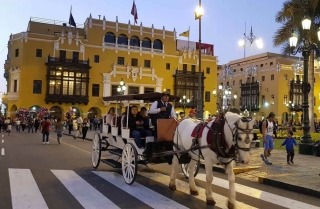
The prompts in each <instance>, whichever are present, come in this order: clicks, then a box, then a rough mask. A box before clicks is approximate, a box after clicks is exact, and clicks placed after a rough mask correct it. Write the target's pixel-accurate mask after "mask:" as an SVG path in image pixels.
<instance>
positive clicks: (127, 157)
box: [92, 93, 254, 208]
mask: <svg viewBox="0 0 320 209" xmlns="http://www.w3.org/2000/svg"><path fill="white" fill-rule="evenodd" d="M160 98H161V93H146V94H134V95H118V96H109V97H104V98H103V100H104V101H105V102H116V106H118V105H119V104H118V103H120V106H122V104H123V103H124V102H125V103H126V106H127V111H126V114H127V117H126V118H127V119H126V120H128V118H129V106H130V104H135V103H141V102H144V103H150V102H153V101H156V100H160ZM179 99H180V98H179V97H176V96H170V101H179ZM126 124H128V121H126V122H125V121H124V120H123V117H121V116H120V115H116V116H115V117H114V120H113V122H112V124H111V126H110V127H109V125H107V124H104V126H103V131H102V133H101V134H100V133H95V134H94V137H93V140H92V164H93V167H94V168H98V166H99V163H100V161H101V162H103V163H106V164H108V165H110V166H112V167H114V168H121V169H122V174H123V178H124V181H125V182H126V183H127V184H132V183H133V182H134V181H135V179H136V176H137V171H138V164H149V163H152V164H159V163H165V162H167V163H169V164H172V173H171V176H170V183H169V188H170V189H171V190H175V189H176V185H175V180H176V176H177V174H178V172H179V170H178V165H179V164H180V165H181V167H182V171H183V173H184V174H185V175H186V177H189V184H190V193H191V195H197V194H198V191H197V189H196V186H195V182H194V177H195V175H197V173H198V170H199V167H200V166H199V165H200V159H202V160H204V164H205V169H206V175H207V178H206V180H207V185H209V184H211V183H212V180H213V175H212V166H213V164H216V163H220V164H224V165H225V167H226V172H227V174H228V179H229V182H230V185H229V187H230V188H229V191H230V194H229V196H230V197H229V203H228V206H229V208H233V206H234V204H235V188H234V181H235V176H234V173H233V162H234V160H235V159H236V157H238V161H239V162H240V163H245V164H246V163H249V160H250V154H249V151H250V144H251V142H252V139H253V125H254V120H252V118H247V117H241V116H239V115H238V114H234V113H226V114H224V113H221V114H220V116H218V117H217V118H214V119H213V120H212V121H209V122H204V121H201V120H192V119H185V120H182V121H181V122H179V121H177V120H176V119H174V118H172V119H158V120H157V124H156V127H157V137H154V136H151V137H150V136H149V137H145V139H144V141H145V146H144V147H145V148H138V146H137V145H136V143H135V141H134V138H133V137H132V136H131V135H130V128H129V127H128V125H126ZM153 125H154V124H153ZM102 151H108V152H109V153H111V154H113V155H115V156H116V157H118V158H117V159H114V158H110V159H106V158H101V153H102ZM236 151H237V152H236ZM236 153H237V155H236ZM191 174H192V175H191ZM206 190H207V191H206V196H207V203H208V204H214V203H215V201H214V200H213V195H212V190H211V186H207V187H206Z"/></svg>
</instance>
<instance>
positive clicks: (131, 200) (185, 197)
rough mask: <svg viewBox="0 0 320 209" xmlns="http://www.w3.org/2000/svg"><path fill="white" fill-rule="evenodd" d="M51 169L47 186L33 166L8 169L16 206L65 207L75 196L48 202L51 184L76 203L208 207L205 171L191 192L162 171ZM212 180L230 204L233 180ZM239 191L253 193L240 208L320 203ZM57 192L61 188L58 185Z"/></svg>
mask: <svg viewBox="0 0 320 209" xmlns="http://www.w3.org/2000/svg"><path fill="white" fill-rule="evenodd" d="M50 173H51V174H52V177H50V178H52V181H50V182H56V184H60V185H55V186H53V185H52V184H49V183H48V185H42V184H44V182H38V180H37V178H35V177H34V174H33V171H32V169H31V170H30V169H17V168H9V169H8V175H9V177H8V178H9V184H10V191H9V192H10V194H11V203H12V208H13V209H26V208H30V209H33V208H35V209H47V208H58V207H57V205H55V204H53V202H59V203H60V206H59V207H60V208H61V204H63V202H64V201H65V202H68V201H71V200H70V199H68V198H67V197H66V199H63V198H62V199H57V200H51V201H48V198H50V195H49V194H48V193H46V192H45V191H46V190H49V188H47V186H50V187H52V186H53V187H55V188H63V189H64V190H66V191H67V192H68V193H69V194H70V196H71V197H72V198H74V200H73V201H74V202H75V203H76V204H77V205H73V206H72V208H86V209H95V208H99V209H103V208H106V209H119V208H155V209H185V208H204V207H206V203H205V201H206V196H205V186H204V183H205V174H198V175H197V176H196V180H197V182H202V184H201V183H200V185H199V184H198V185H199V186H198V191H199V195H198V196H190V195H189V184H188V183H187V182H186V181H183V180H179V179H177V191H175V192H172V191H170V190H169V189H168V183H169V179H170V177H169V176H168V175H165V174H161V173H153V172H152V173H151V172H139V174H138V177H137V180H136V182H135V183H134V184H132V185H127V184H126V183H125V182H124V180H123V178H122V175H121V174H119V173H117V172H111V171H90V172H87V173H85V174H84V173H81V172H80V173H79V172H77V171H73V170H56V169H52V170H50ZM40 184H41V186H40ZM61 185H62V187H61ZM212 185H213V186H214V187H217V188H219V189H215V190H214V192H216V193H214V199H215V201H216V207H215V208H226V202H227V200H228V198H227V197H226V196H225V194H226V192H225V191H226V190H227V189H228V181H227V180H224V179H221V178H217V177H215V178H214V180H213V182H212ZM222 190H224V191H222ZM53 191H55V190H53ZM66 191H65V192H66ZM221 191H222V192H221ZM236 191H237V193H238V194H240V195H244V196H248V198H249V200H248V201H247V202H241V201H239V200H238V202H237V203H236V205H237V208H245V209H251V208H261V207H259V206H258V203H257V202H259V204H260V205H261V204H263V206H265V208H281V207H284V208H288V207H290V208H293V209H303V208H308V209H315V208H320V207H316V206H313V205H310V204H307V203H303V202H299V201H296V200H294V199H290V198H286V197H282V196H279V195H275V194H272V193H269V192H266V191H262V190H258V189H255V188H251V187H248V186H245V185H241V184H237V185H236ZM55 192H61V191H60V190H58V189H57V190H56V191H55ZM217 192H218V193H217ZM44 193H45V194H44ZM60 197H62V196H60ZM238 199H239V198H238ZM69 207H70V205H69ZM10 208H11V207H10ZM65 208H68V207H67V206H66V207H65Z"/></svg>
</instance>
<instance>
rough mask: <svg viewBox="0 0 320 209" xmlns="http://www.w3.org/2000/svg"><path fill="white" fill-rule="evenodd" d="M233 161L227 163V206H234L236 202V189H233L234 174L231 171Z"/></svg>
mask: <svg viewBox="0 0 320 209" xmlns="http://www.w3.org/2000/svg"><path fill="white" fill-rule="evenodd" d="M233 166H234V162H233V161H232V162H231V163H229V164H228V165H227V168H226V169H227V174H228V180H229V201H228V208H229V209H230V208H234V207H235V203H236V189H235V175H234V172H233Z"/></svg>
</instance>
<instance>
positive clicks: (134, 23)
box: [133, 0, 137, 25]
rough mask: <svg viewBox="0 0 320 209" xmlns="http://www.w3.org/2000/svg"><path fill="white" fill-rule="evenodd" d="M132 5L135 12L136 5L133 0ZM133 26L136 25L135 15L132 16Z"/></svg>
mask: <svg viewBox="0 0 320 209" xmlns="http://www.w3.org/2000/svg"><path fill="white" fill-rule="evenodd" d="M133 5H134V9H135V10H137V9H136V8H137V7H136V3H135V0H133ZM133 25H136V19H135V13H134V15H133Z"/></svg>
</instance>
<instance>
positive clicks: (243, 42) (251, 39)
mask: <svg viewBox="0 0 320 209" xmlns="http://www.w3.org/2000/svg"><path fill="white" fill-rule="evenodd" d="M244 28H245V29H244V34H243V35H244V37H243V39H241V40H240V41H239V42H238V44H239V46H241V47H243V57H246V45H247V44H246V42H247V41H249V43H250V56H251V55H252V44H253V42H254V41H255V42H256V44H257V47H258V48H259V49H261V48H262V47H263V42H262V40H261V39H260V38H258V37H256V36H255V35H254V34H253V32H252V26H251V31H250V34H249V36H247V34H246V33H247V32H246V24H245V26H244Z"/></svg>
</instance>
